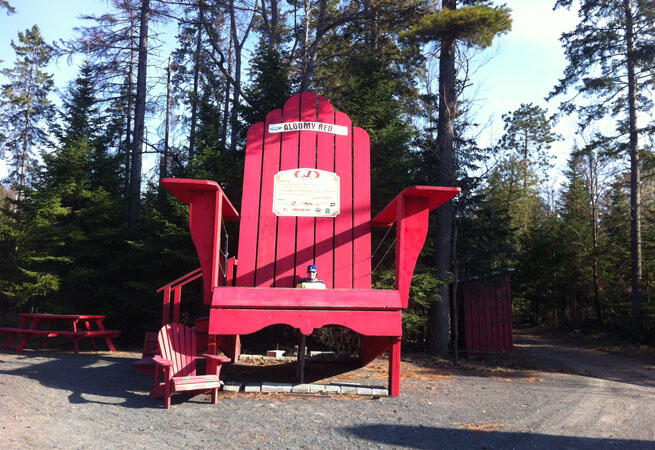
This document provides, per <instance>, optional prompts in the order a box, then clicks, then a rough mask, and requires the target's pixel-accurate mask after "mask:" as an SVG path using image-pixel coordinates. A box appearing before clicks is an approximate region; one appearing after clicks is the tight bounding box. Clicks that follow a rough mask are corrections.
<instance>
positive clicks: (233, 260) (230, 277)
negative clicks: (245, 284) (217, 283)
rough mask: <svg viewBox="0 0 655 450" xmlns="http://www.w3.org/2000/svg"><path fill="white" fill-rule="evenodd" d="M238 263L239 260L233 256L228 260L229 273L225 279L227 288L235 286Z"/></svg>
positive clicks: (227, 272)
mask: <svg viewBox="0 0 655 450" xmlns="http://www.w3.org/2000/svg"><path fill="white" fill-rule="evenodd" d="M236 263H237V259H236V258H235V257H234V256H233V257H232V258H228V260H227V271H226V277H225V286H233V285H234V267H235V265H236Z"/></svg>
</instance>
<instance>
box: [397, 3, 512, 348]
mask: <svg viewBox="0 0 655 450" xmlns="http://www.w3.org/2000/svg"><path fill="white" fill-rule="evenodd" d="M463 3H464V4H465V5H467V6H464V7H462V8H460V9H457V0H443V1H442V8H441V9H440V10H436V11H432V12H430V13H428V14H425V15H424V16H423V17H422V18H421V20H420V21H419V22H418V24H415V25H413V26H412V27H411V28H410V29H409V31H408V32H407V33H406V36H408V37H410V38H412V39H416V40H417V41H419V42H423V43H438V44H439V52H440V53H439V118H438V125H437V141H436V142H435V144H434V146H433V150H432V151H433V155H434V156H433V158H434V160H435V161H437V173H436V174H435V180H436V182H437V184H439V185H441V186H453V185H454V184H455V179H454V176H455V167H454V161H455V154H454V153H455V152H454V139H455V136H454V130H455V120H456V118H457V115H458V113H457V106H458V103H457V91H456V85H457V71H456V68H455V54H456V46H457V42H461V43H464V44H465V45H469V46H473V47H477V48H484V47H488V46H490V45H491V43H492V40H493V38H494V37H495V36H496V35H498V34H502V33H504V32H507V31H508V30H509V29H510V28H511V19H510V16H509V10H508V9H507V8H505V7H496V8H494V7H491V6H489V4H488V3H489V2H475V3H474V2H468V1H465V2H463ZM473 3H474V4H473ZM470 4H473V6H470ZM452 224H453V209H452V205H451V204H450V202H449V203H447V204H445V205H443V206H442V207H441V208H439V210H438V211H437V226H436V227H435V232H434V236H435V240H436V243H437V248H438V250H437V251H436V252H435V267H436V270H437V273H438V276H439V277H440V278H441V279H442V280H447V279H449V278H450V266H451V256H452V255H451V246H452ZM440 297H441V298H440V301H439V303H438V305H437V307H436V308H435V310H434V316H433V319H432V333H433V334H432V336H431V340H432V347H431V351H432V352H433V353H438V354H441V355H444V356H445V355H447V354H448V343H449V339H448V329H449V312H450V293H449V288H448V286H445V287H444V288H442V289H441V291H440Z"/></svg>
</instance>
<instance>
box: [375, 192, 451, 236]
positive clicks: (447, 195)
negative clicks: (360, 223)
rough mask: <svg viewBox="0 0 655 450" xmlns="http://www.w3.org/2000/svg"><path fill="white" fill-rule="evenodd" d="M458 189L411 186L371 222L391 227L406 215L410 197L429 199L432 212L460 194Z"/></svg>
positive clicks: (428, 203)
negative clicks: (405, 205) (405, 203)
mask: <svg viewBox="0 0 655 450" xmlns="http://www.w3.org/2000/svg"><path fill="white" fill-rule="evenodd" d="M460 192H461V189H460V188H458V187H440V186H410V187H407V188H405V189H403V190H402V192H401V193H400V194H398V195H397V196H396V198H394V199H393V200H391V202H390V203H389V204H388V205H387V206H386V207H385V208H384V209H383V210H382V211H380V212H379V213H378V214H377V215H376V216H375V217H374V218H373V220H371V226H373V227H386V228H388V227H390V226H392V225H393V224H394V222H396V221H397V220H398V218H399V215H400V216H404V215H406V211H404V209H405V208H403V203H404V201H405V200H406V199H407V198H409V197H419V198H426V199H427V209H428V211H432V210H434V209H436V208H438V207H439V206H441V205H443V204H444V203H446V202H447V201H448V200H450V199H452V198H453V197H454V196H456V195H457V194H459V193H460Z"/></svg>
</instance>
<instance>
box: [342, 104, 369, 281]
mask: <svg viewBox="0 0 655 450" xmlns="http://www.w3.org/2000/svg"><path fill="white" fill-rule="evenodd" d="M335 123H336V124H337V125H341V126H345V127H347V128H348V131H349V133H348V135H347V136H340V135H337V136H336V137H335V160H334V168H335V172H336V173H337V175H339V177H340V185H339V188H340V191H341V192H340V202H341V213H339V215H338V216H337V217H336V219H335V221H334V222H335V223H334V266H335V267H334V287H335V288H337V289H338V288H352V287H353V271H352V267H353V266H352V260H353V233H352V227H353V205H352V198H353V186H352V136H351V132H352V129H351V124H350V118H349V117H348V116H347V115H345V114H344V113H342V112H340V111H336V112H335ZM358 189H365V190H368V189H369V187H368V186H358ZM369 207H370V206H369ZM369 251H370V250H369ZM366 287H369V288H370V286H366Z"/></svg>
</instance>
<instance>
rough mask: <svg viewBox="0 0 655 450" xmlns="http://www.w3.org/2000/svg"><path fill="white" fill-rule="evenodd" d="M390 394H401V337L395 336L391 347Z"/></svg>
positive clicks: (393, 395)
mask: <svg viewBox="0 0 655 450" xmlns="http://www.w3.org/2000/svg"><path fill="white" fill-rule="evenodd" d="M389 395H391V396H392V397H398V396H399V395H400V338H394V342H393V344H391V348H390V349H389Z"/></svg>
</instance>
